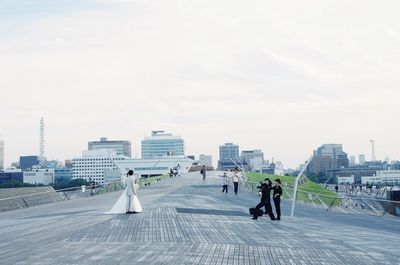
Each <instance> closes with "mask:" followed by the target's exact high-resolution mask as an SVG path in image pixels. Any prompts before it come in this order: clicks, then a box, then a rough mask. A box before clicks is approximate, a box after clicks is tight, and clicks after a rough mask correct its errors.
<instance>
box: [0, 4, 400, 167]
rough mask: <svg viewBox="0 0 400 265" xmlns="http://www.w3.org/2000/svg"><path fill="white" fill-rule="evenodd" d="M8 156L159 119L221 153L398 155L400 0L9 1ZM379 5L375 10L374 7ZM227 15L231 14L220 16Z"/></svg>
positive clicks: (127, 135)
mask: <svg viewBox="0 0 400 265" xmlns="http://www.w3.org/2000/svg"><path fill="white" fill-rule="evenodd" d="M1 7H2V10H4V11H3V12H2V14H1V15H0V71H1V73H2V78H1V79H0V88H1V92H2V104H1V106H0V122H1V124H0V134H1V135H2V136H3V137H2V139H3V140H4V143H5V165H7V166H8V165H9V164H10V163H11V162H14V161H17V160H18V157H19V156H20V155H32V154H39V143H38V139H39V122H38V121H39V119H40V117H42V116H43V117H44V118H45V121H46V156H47V157H48V158H49V159H56V158H57V159H60V160H63V159H70V158H72V157H74V156H75V155H77V154H79V153H80V152H81V151H82V150H84V149H85V148H86V146H87V142H88V141H90V140H93V139H98V138H99V137H101V136H107V137H109V138H110V139H126V140H129V141H131V142H132V150H133V156H135V154H140V140H141V139H142V138H143V137H144V136H145V135H148V133H149V131H150V130H152V129H158V128H161V129H164V130H166V131H170V132H173V133H174V134H177V135H181V136H182V137H183V138H184V139H185V143H186V145H185V147H186V153H187V154H195V155H199V154H202V153H205V154H210V155H212V156H213V159H214V164H215V160H216V159H217V158H218V155H217V154H218V146H219V145H221V144H223V143H226V142H233V143H236V144H238V145H239V146H240V148H241V150H243V149H261V150H263V151H264V153H265V156H266V158H270V157H272V156H273V157H275V158H277V159H279V160H280V161H282V162H283V163H284V165H285V167H297V166H298V165H299V164H300V163H302V162H304V160H306V159H307V158H308V157H309V155H310V154H311V153H312V150H314V149H315V148H316V147H318V146H320V145H321V144H324V143H340V144H343V146H344V148H345V150H346V152H348V153H349V154H354V155H356V156H357V155H358V154H366V159H367V160H369V159H370V157H371V154H370V142H369V141H370V139H374V140H375V142H376V156H377V158H378V159H381V160H383V159H385V156H389V157H390V158H391V159H392V160H394V159H400V141H399V139H398V135H400V125H398V124H397V123H396V122H395V121H397V120H399V118H400V112H399V111H398V101H399V98H400V90H399V89H398V86H399V84H400V75H399V74H398V69H399V66H400V65H399V62H400V51H399V48H398V44H399V42H400V29H399V27H398V25H400V18H399V17H398V14H397V10H398V9H399V8H400V3H399V2H398V1H393V0H388V1H385V3H381V2H378V1H372V0H367V1H360V0H355V1H351V2H341V3H337V2H329V1H324V2H315V1H302V2H301V3H300V2H298V1H280V2H273V1H258V0H255V1H252V2H250V3H247V4H240V3H233V2H232V1H227V0H218V1H214V2H213V3H207V4H205V3H201V2H197V1H190V0H189V1H185V2H184V3H183V2H181V1H169V2H168V3H167V2H165V1H155V2H152V3H151V4H149V3H148V2H146V1H143V0H138V1H132V2H131V1H110V0H93V1H77V0H72V1H57V3H53V4H51V5H50V4H49V2H48V1H44V0H38V1H35V3H32V4H30V5H26V3H23V2H18V1H7V2H5V3H2V4H1ZM378 7H379V8H378ZM221 18H223V19H221Z"/></svg>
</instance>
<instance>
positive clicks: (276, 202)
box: [273, 179, 283, 220]
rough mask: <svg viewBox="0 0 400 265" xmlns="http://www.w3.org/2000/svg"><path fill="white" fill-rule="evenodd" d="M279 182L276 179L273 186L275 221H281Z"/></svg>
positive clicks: (280, 188)
mask: <svg viewBox="0 0 400 265" xmlns="http://www.w3.org/2000/svg"><path fill="white" fill-rule="evenodd" d="M282 193H283V192H282V186H281V180H280V179H276V180H275V185H274V194H273V198H274V205H275V210H276V220H281V196H282Z"/></svg>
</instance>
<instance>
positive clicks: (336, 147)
mask: <svg viewBox="0 0 400 265" xmlns="http://www.w3.org/2000/svg"><path fill="white" fill-rule="evenodd" d="M341 153H343V145H341V144H324V145H322V146H321V147H319V148H318V149H317V150H315V151H314V156H319V157H322V156H329V157H331V158H332V159H337V158H338V156H339V155H340V154H341Z"/></svg>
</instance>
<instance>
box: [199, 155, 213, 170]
mask: <svg viewBox="0 0 400 265" xmlns="http://www.w3.org/2000/svg"><path fill="white" fill-rule="evenodd" d="M199 165H202V166H206V167H212V156H209V155H200V156H199Z"/></svg>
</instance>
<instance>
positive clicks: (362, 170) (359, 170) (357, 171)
mask: <svg viewBox="0 0 400 265" xmlns="http://www.w3.org/2000/svg"><path fill="white" fill-rule="evenodd" d="M380 169H381V168H380V167H367V166H355V167H350V168H336V169H328V170H327V176H328V177H329V178H332V179H335V178H336V179H337V178H338V177H354V182H355V183H361V177H365V176H375V175H376V172H377V171H378V170H380Z"/></svg>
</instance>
